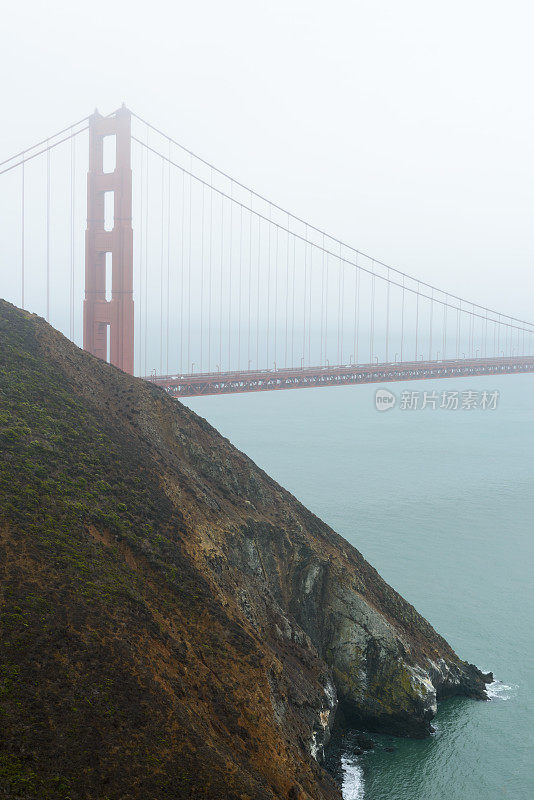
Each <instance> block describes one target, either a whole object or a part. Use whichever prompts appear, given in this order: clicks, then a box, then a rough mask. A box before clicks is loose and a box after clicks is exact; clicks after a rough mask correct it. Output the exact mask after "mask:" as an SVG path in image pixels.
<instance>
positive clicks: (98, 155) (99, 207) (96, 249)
mask: <svg viewBox="0 0 534 800" xmlns="http://www.w3.org/2000/svg"><path fill="white" fill-rule="evenodd" d="M107 136H110V137H111V136H113V137H115V154H116V158H115V169H114V171H113V172H107V173H106V172H104V139H105V138H106V137H107ZM108 192H110V193H112V194H113V227H112V228H111V230H106V227H105V208H106V202H105V197H106V193H108ZM108 253H109V254H111V270H110V272H111V286H110V287H108V294H109V289H110V290H111V292H110V294H111V299H108V298H107V297H106V288H107V287H106V271H107V270H106V260H107V258H106V256H107V254H108ZM108 337H109V361H110V362H111V363H112V364H114V365H115V366H116V367H119V368H120V369H122V370H124V371H125V372H128V373H130V374H131V375H132V374H133V370H134V303H133V232H132V169H131V114H130V111H129V110H128V109H127V108H126V107H125V106H123V107H122V108H121V109H119V111H117V112H116V113H115V114H114V115H113V116H111V117H103V116H101V115H100V114H99V113H98V111H95V113H94V114H93V115H92V116H91V117H90V120H89V172H88V174H87V229H86V233H85V300H84V305H83V347H84V350H87V351H88V352H89V353H92V354H93V355H95V356H97V357H98V358H102V359H104V360H108Z"/></svg>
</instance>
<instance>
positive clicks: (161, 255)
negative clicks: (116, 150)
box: [159, 158, 165, 375]
mask: <svg viewBox="0 0 534 800" xmlns="http://www.w3.org/2000/svg"><path fill="white" fill-rule="evenodd" d="M164 209H165V161H164V159H163V158H162V159H161V253H160V269H159V374H160V375H163V263H164V255H165V253H164V239H165V214H164Z"/></svg>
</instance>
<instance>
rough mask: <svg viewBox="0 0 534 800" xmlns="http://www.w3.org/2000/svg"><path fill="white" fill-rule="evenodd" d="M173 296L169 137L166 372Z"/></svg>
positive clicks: (167, 369)
mask: <svg viewBox="0 0 534 800" xmlns="http://www.w3.org/2000/svg"><path fill="white" fill-rule="evenodd" d="M170 297H171V142H170V139H169V164H168V176H167V347H166V353H167V361H166V365H165V374H166V375H168V374H169V312H170Z"/></svg>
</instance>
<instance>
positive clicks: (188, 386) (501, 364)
mask: <svg viewBox="0 0 534 800" xmlns="http://www.w3.org/2000/svg"><path fill="white" fill-rule="evenodd" d="M522 372H534V356H517V357H512V358H486V359H483V358H476V359H461V360H448V361H403V362H402V363H387V364H348V365H345V366H326V367H304V368H302V369H277V370H249V371H243V372H203V373H196V374H195V373H193V374H189V375H185V374H184V375H150V376H147V377H146V380H149V381H152V382H153V383H155V384H157V385H158V386H161V387H162V388H164V389H165V390H166V391H167V392H169V394H172V395H173V396H175V397H198V396H201V395H212V394H236V393H241V392H269V391H277V390H280V389H305V388H313V387H320V386H346V385H349V384H358V383H387V382H391V381H415V380H423V379H435V378H459V377H469V376H474V375H508V374H514V373H522Z"/></svg>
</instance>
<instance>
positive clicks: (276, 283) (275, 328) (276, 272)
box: [274, 225, 280, 369]
mask: <svg viewBox="0 0 534 800" xmlns="http://www.w3.org/2000/svg"><path fill="white" fill-rule="evenodd" d="M279 232H280V231H279V228H278V225H277V226H276V244H275V248H274V368H275V369H276V358H277V354H276V344H277V334H278V239H279Z"/></svg>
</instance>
